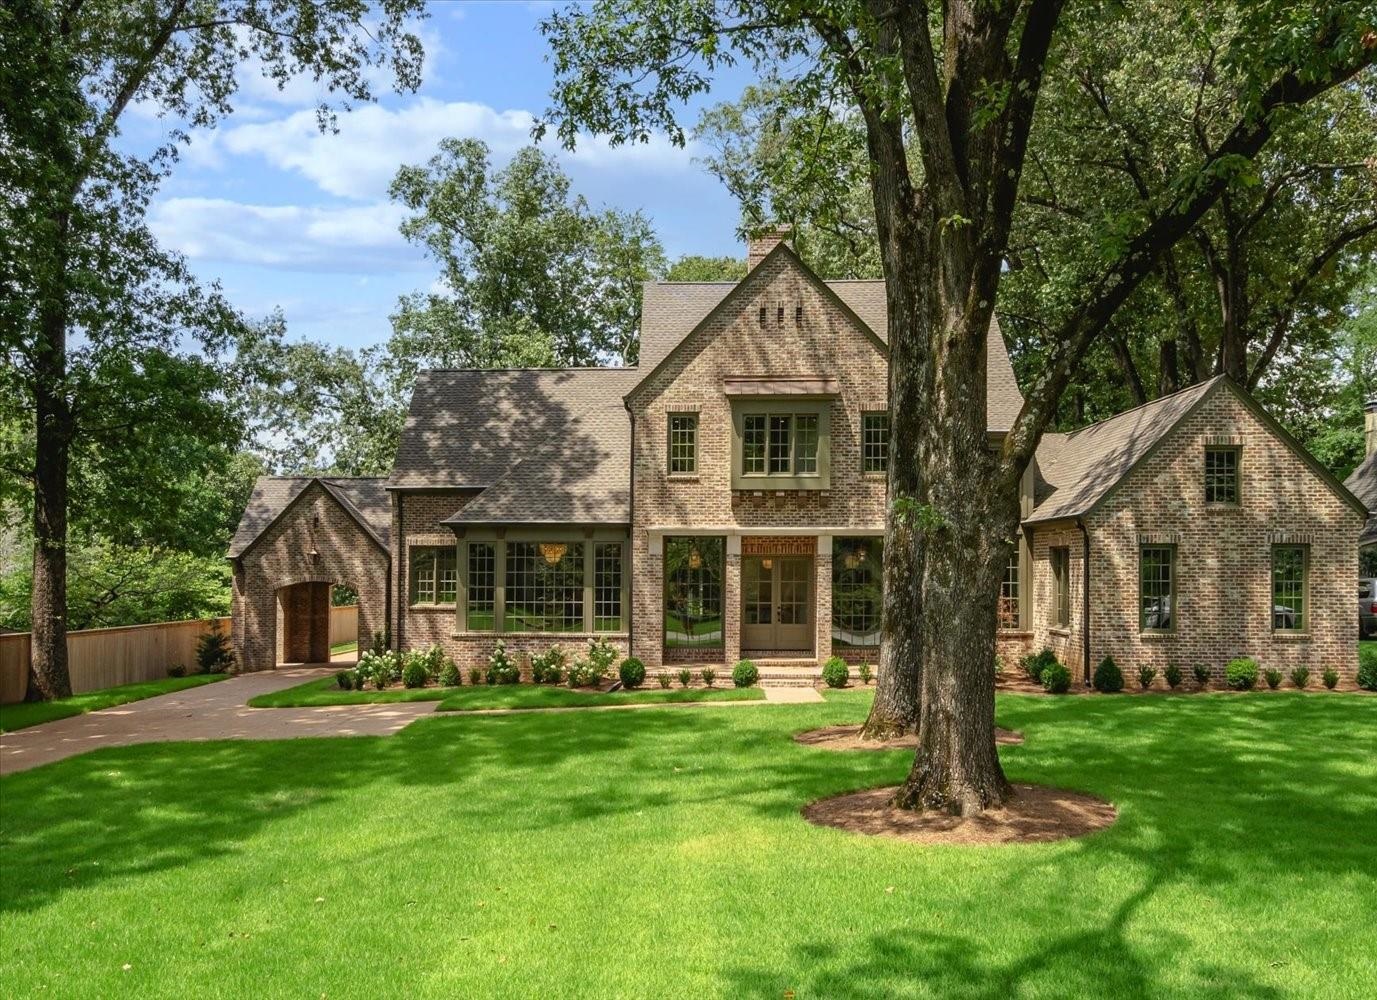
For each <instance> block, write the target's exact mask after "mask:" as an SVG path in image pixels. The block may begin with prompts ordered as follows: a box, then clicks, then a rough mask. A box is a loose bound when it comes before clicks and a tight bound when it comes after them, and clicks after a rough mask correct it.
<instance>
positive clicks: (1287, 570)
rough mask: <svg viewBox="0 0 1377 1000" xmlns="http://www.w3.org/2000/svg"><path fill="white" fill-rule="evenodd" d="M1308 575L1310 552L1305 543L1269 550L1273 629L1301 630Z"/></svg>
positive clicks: (1303, 623) (1304, 623)
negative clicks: (1270, 558) (1270, 553)
mask: <svg viewBox="0 0 1377 1000" xmlns="http://www.w3.org/2000/svg"><path fill="white" fill-rule="evenodd" d="M1309 576H1310V559H1309V552H1308V551H1307V549H1306V547H1305V546H1304V545H1277V546H1274V547H1273V549H1272V628H1274V629H1275V630H1276V631H1278V632H1304V631H1305V627H1306V612H1307V608H1306V599H1307V598H1308V596H1309V594H1308V592H1307V591H1308V586H1309V582H1310V581H1309Z"/></svg>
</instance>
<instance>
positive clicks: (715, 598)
mask: <svg viewBox="0 0 1377 1000" xmlns="http://www.w3.org/2000/svg"><path fill="white" fill-rule="evenodd" d="M725 555H726V543H725V540H724V539H722V538H666V539H665V554H664V559H665V646H667V647H669V648H671V649H676V648H704V647H707V648H713V647H719V648H720V647H721V646H722V574H723V566H724V565H725Z"/></svg>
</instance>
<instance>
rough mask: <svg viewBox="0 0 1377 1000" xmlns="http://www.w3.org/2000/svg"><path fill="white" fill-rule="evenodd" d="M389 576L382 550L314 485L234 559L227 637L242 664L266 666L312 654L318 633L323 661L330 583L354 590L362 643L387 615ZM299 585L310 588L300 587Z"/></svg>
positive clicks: (249, 667) (246, 667)
mask: <svg viewBox="0 0 1377 1000" xmlns="http://www.w3.org/2000/svg"><path fill="white" fill-rule="evenodd" d="M312 552H314V553H315V555H314V556H312V555H311V553H312ZM387 575H388V555H387V553H386V552H384V551H383V549H382V548H381V547H380V546H379V545H378V544H377V543H376V542H375V541H374V540H373V539H372V537H371V536H370V535H369V534H368V532H367V531H365V530H364V529H363V527H362V526H360V524H359V522H358V521H357V520H355V519H354V517H353V516H352V515H351V514H350V513H349V512H348V511H346V510H345V509H344V508H343V507H342V506H340V503H339V501H337V500H336V499H335V498H334V497H333V496H331V495H330V494H329V493H328V492H327V491H326V490H325V489H324V488H323V487H322V486H321V485H320V484H319V483H313V484H311V485H310V486H308V487H307V488H306V489H305V490H304V491H302V493H301V495H300V496H299V497H297V498H296V500H294V501H293V502H292V504H291V505H290V506H289V507H288V508H287V509H286V510H285V511H284V512H283V514H282V516H281V517H279V518H278V519H277V520H276V521H275V522H274V523H273V524H272V525H271V526H270V527H269V528H268V529H267V530H266V531H264V532H263V534H262V535H261V536H260V537H259V538H258V539H257V541H255V542H254V544H253V546H252V547H251V548H249V549H248V550H246V551H245V552H244V553H243V554H242V555H240V556H239V557H238V558H237V559H236V560H235V561H234V565H233V573H232V582H233V593H232V595H231V602H232V615H233V625H232V628H231V632H232V636H231V638H232V641H233V643H234V647H235V650H236V652H237V655H238V657H239V665H240V668H241V669H243V670H271V669H272V668H273V667H274V666H275V665H276V664H277V663H279V662H294V661H295V657H297V656H302V655H303V654H310V655H311V658H314V655H315V654H319V653H320V651H321V648H322V647H321V639H320V638H319V637H318V636H317V638H316V639H315V642H314V646H312V644H311V641H310V639H309V636H310V635H311V634H312V633H313V632H317V631H320V630H323V631H324V634H325V635H326V637H327V638H326V639H325V640H324V642H325V645H324V649H325V651H326V653H327V655H326V657H325V659H328V658H329V657H328V651H329V644H328V634H329V608H328V588H329V586H330V585H332V584H346V585H348V586H349V587H352V588H353V589H354V591H355V592H356V593H357V594H358V595H359V639H360V641H361V642H367V639H366V637H367V636H370V635H372V634H373V632H374V631H379V632H381V631H382V630H383V628H384V624H385V622H386V620H387ZM301 584H305V585H307V586H303V587H297V585H301ZM311 584H318V585H319V586H318V587H314V588H313V587H311V586H309V585H311ZM322 592H325V593H326V594H327V602H326V607H325V614H324V616H323V619H322V617H321V615H320V613H319V608H318V606H319V605H320V597H319V595H320V594H321V593H322ZM313 594H314V605H313V604H312V595H313ZM313 606H314V607H316V613H315V615H314V617H315V619H316V620H315V623H314V624H315V627H314V628H311V626H310V621H309V620H310V618H311V617H312V614H311V610H312V607H313ZM287 616H292V618H293V621H291V622H288V621H287ZM289 636H295V637H297V642H296V643H294V648H291V649H288V648H285V647H284V643H285V642H286V640H287V639H288V637H289Z"/></svg>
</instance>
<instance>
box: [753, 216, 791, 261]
mask: <svg viewBox="0 0 1377 1000" xmlns="http://www.w3.org/2000/svg"><path fill="white" fill-rule="evenodd" d="M793 235H794V227H793V226H789V225H778V226H770V227H769V228H767V229H760V230H757V231H756V232H754V233H752V234H751V238H750V239H749V240H747V241H746V270H747V271H754V270H755V266H756V265H757V264H759V263H760V262H761V261H762V260H764V259H765V257H766V255H767V254H768V253H769V252H770V251H771V250H773V249H774V248H775V247H777V246H779V245H780V244H781V243H788V242H789V241H790V239H791V238H792V237H793Z"/></svg>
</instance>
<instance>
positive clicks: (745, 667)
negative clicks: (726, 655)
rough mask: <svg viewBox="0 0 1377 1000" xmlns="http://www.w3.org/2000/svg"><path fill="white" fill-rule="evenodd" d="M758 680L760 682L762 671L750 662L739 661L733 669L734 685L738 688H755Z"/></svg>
mask: <svg viewBox="0 0 1377 1000" xmlns="http://www.w3.org/2000/svg"><path fill="white" fill-rule="evenodd" d="M758 680H760V671H759V670H757V669H756V666H755V664H754V663H752V662H751V661H750V660H739V661H737V664H736V666H734V667H732V683H733V684H735V685H736V686H737V687H739V688H748V687H754V686H755V682H756V681H758Z"/></svg>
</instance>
